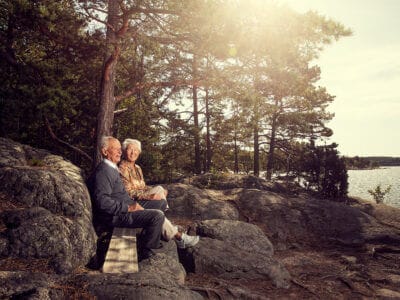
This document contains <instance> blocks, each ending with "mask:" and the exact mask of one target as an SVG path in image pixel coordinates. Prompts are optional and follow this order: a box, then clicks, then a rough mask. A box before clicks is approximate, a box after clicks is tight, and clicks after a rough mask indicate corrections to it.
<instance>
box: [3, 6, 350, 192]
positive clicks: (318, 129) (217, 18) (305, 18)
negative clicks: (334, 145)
mask: <svg viewBox="0 0 400 300" xmlns="http://www.w3.org/2000/svg"><path fill="white" fill-rule="evenodd" d="M107 3H108V1H90V0H82V1H77V2H76V1H69V0H60V1H51V0H35V1H27V0H18V1H13V0H3V1H1V2H0V12H1V14H0V41H1V43H0V58H1V60H2V64H1V65H0V125H1V126H0V135H2V136H5V137H9V138H12V139H14V140H17V141H20V142H23V143H28V144H31V145H33V146H38V147H41V148H47V149H50V150H51V151H54V152H56V153H58V154H61V155H64V156H67V157H68V158H69V159H70V160H72V161H73V162H74V163H76V164H78V165H80V166H82V167H86V168H87V167H88V165H89V163H88V162H87V161H85V159H82V157H81V156H80V155H78V154H77V153H74V152H71V151H70V150H67V149H66V148H64V147H63V146H60V145H58V144H56V143H55V142H54V140H52V139H51V136H50V134H49V132H48V130H47V128H46V126H45V123H44V122H43V120H44V118H46V119H48V120H49V123H50V125H51V127H52V129H53V131H54V133H55V134H56V136H57V137H58V138H60V139H61V140H64V141H66V142H68V143H70V144H71V145H74V146H77V147H79V148H81V149H82V150H84V151H85V152H87V153H88V154H91V153H93V150H94V149H93V147H94V145H95V142H94V141H95V138H96V134H97V133H96V126H97V124H98V121H102V120H97V114H98V111H99V99H100V98H101V94H102V93H101V89H100V86H101V82H102V78H101V74H102V68H103V66H104V65H105V64H104V62H103V58H104V53H105V52H106V51H105V49H106V48H108V46H110V45H107V44H106V34H105V32H106V28H105V27H104V24H100V25H99V23H97V25H96V26H97V27H96V26H94V25H93V24H94V23H93V18H90V17H89V15H86V16H85V11H86V10H85V9H84V8H83V6H84V5H87V6H86V8H87V9H88V10H89V11H90V8H96V7H97V8H98V9H99V10H98V11H107ZM113 3H117V2H113ZM118 4H121V5H117V6H116V7H117V9H122V8H126V10H125V11H124V12H122V11H120V12H119V13H117V14H116V15H115V16H116V18H120V19H118V20H116V22H115V24H116V26H120V25H121V24H122V21H123V20H122V19H126V18H127V19H129V20H130V21H129V22H128V25H129V26H130V27H129V28H128V30H127V31H126V32H127V33H126V34H125V35H123V34H122V31H121V32H120V33H121V35H119V37H118V38H117V40H116V41H115V42H116V43H118V45H117V44H113V46H120V49H121V52H120V55H119V60H118V65H117V67H116V73H115V79H112V80H114V83H113V84H114V85H113V90H114V96H115V99H118V100H116V108H117V109H126V111H125V112H123V113H120V114H115V117H114V122H113V123H112V124H109V125H107V126H110V127H112V130H111V129H110V131H112V132H113V135H115V136H117V137H118V138H119V139H120V140H123V139H125V138H136V139H139V140H141V141H142V143H143V153H142V155H141V160H140V162H139V163H140V164H141V166H142V168H143V171H144V173H145V176H146V179H147V180H148V181H150V182H153V181H172V180H175V179H176V178H179V177H180V176H184V175H187V174H191V173H193V170H194V168H193V167H194V165H195V163H194V162H195V161H196V159H198V157H195V154H194V151H193V149H194V144H195V143H197V142H198V141H196V139H195V138H194V137H195V135H196V134H197V133H199V132H200V137H201V140H200V148H201V149H200V155H201V158H200V159H201V162H202V164H203V165H204V167H203V169H208V168H209V167H210V166H207V164H206V163H205V161H206V153H207V151H206V149H205V148H206V145H207V143H206V142H205V134H204V131H205V128H206V126H208V129H209V133H210V139H209V141H210V143H211V152H208V153H211V154H212V158H211V164H212V165H211V169H212V170H216V171H225V170H227V169H229V170H233V169H234V168H235V159H237V161H236V163H237V164H236V165H237V166H238V168H239V171H240V172H246V173H249V172H250V171H251V169H252V168H253V167H254V161H253V159H254V151H252V150H251V149H252V147H254V146H255V144H254V139H253V135H254V130H258V132H257V133H258V134H259V136H260V141H259V144H258V145H257V146H259V147H260V152H261V153H260V161H261V165H263V166H264V165H266V161H267V159H268V158H269V157H272V155H270V154H271V153H272V152H273V151H275V156H274V157H275V159H276V163H275V164H274V166H275V168H277V169H285V168H289V167H288V166H289V163H288V162H294V161H295V160H296V159H297V158H298V157H299V154H298V153H296V152H295V151H293V149H294V148H295V146H293V145H294V144H295V141H296V140H298V139H304V138H308V137H310V136H313V137H326V136H329V135H331V134H332V132H331V131H330V130H329V129H328V128H326V127H325V124H324V123H325V122H326V121H328V120H330V119H331V117H332V115H330V114H329V113H327V112H326V110H325V109H326V107H327V105H328V104H329V103H330V102H332V101H333V97H332V96H331V95H329V93H327V91H326V90H325V89H324V88H317V87H315V86H314V83H315V82H316V80H317V79H318V78H319V75H320V70H319V68H318V67H315V66H313V65H311V64H310V63H311V62H312V60H313V59H314V58H315V57H316V56H317V55H318V53H319V52H320V51H321V49H322V46H323V45H324V44H326V43H329V42H331V41H333V40H335V39H337V38H339V37H341V36H346V35H348V34H349V32H348V31H347V30H346V29H345V28H344V27H343V26H341V25H340V24H338V23H336V22H333V21H330V20H329V21H328V20H326V19H325V18H324V17H322V16H319V15H317V14H315V13H307V14H298V13H295V12H294V11H291V10H290V9H287V8H285V7H282V6H278V5H275V4H274V3H273V2H267V1H244V0H243V1H242V0H241V1H233V2H232V1H226V0H211V1H209V0H196V1H181V0H167V1H164V0H163V1H161V0H154V1H153V0H152V1H122V2H121V3H119V2H118ZM129 8H134V9H129ZM140 9H143V10H145V11H146V13H142V12H140ZM164 10H170V12H171V13H158V12H159V11H164ZM98 11H96V10H95V9H93V10H92V12H93V15H95V14H97V13H98ZM97 17H99V18H100V17H101V16H99V15H98V14H97ZM99 26H101V27H99ZM195 55H196V58H197V67H196V68H195V67H194V66H193V58H194V56H195ZM3 62H4V63H3ZM313 64H314V63H313ZM194 84H195V85H196V87H197V90H198V105H199V108H198V111H197V112H194V110H193V104H192V103H193V101H192V100H193V99H191V98H192V95H193V93H192V91H193V90H192V88H193V85H194ZM206 90H207V95H208V98H207V104H208V107H207V108H208V111H207V112H206V111H205V95H206V92H205V91H206ZM125 94H129V96H124V95H125ZM112 98H113V97H112ZM112 100H113V101H114V99H112ZM206 113H207V117H208V118H209V119H208V120H209V123H208V124H206V122H205V116H206ZM194 114H197V115H196V116H197V117H198V118H199V124H194ZM97 129H98V128H97ZM97 132H98V131H97ZM273 137H274V138H275V140H276V142H275V144H274V145H271V143H270V141H271V139H272V138H273ZM268 146H269V147H268ZM253 149H254V148H253ZM208 150H210V149H208ZM314 154H315V155H317V153H314ZM328 154H329V153H328V152H326V155H327V158H328V157H330V156H329V155H331V154H329V155H328ZM286 156H287V157H289V156H290V159H287V157H286ZM317 156H318V155H317ZM313 157H314V156H311V155H310V159H311V160H313V159H314V158H313ZM332 157H334V154H332ZM299 159H300V157H299ZM203 162H204V163H203ZM321 163H322V162H321ZM323 165H324V170H325V169H332V170H335V160H334V159H332V161H331V160H330V159H325V160H323ZM336 168H338V169H340V167H338V166H336ZM310 172H311V171H310ZM322 173H324V172H322ZM335 176H336V177H338V176H339V175H334V174H333V175H331V176H328V175H326V176H324V178H325V179H324V180H322V179H321V178H319V179H318V180H317V179H316V178H314V179H313V180H316V182H318V183H316V189H317V190H319V189H320V188H321V187H322V186H323V190H325V191H327V195H331V194H335V192H334V190H335V188H337V187H336V183H335V182H337V178H336V177H335ZM331 177H332V178H334V179H332V180H333V183H331V182H330V178H331ZM331 186H334V187H331ZM339 193H340V192H339Z"/></svg>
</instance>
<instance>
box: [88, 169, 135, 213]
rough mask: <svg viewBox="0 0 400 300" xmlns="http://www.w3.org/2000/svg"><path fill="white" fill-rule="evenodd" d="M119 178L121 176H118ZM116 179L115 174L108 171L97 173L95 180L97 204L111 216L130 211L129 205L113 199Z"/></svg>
mask: <svg viewBox="0 0 400 300" xmlns="http://www.w3.org/2000/svg"><path fill="white" fill-rule="evenodd" d="M117 176H119V175H118V174H117ZM115 179H116V178H114V176H113V174H112V173H111V172H107V171H103V172H99V173H97V174H96V175H95V178H94V198H95V199H94V200H95V203H96V205H97V207H98V208H99V209H100V210H101V211H103V212H105V213H107V214H110V215H118V214H120V213H126V212H127V211H128V204H127V203H125V202H123V201H118V200H117V199H113V198H112V197H111V195H112V190H113V184H114V182H115Z"/></svg>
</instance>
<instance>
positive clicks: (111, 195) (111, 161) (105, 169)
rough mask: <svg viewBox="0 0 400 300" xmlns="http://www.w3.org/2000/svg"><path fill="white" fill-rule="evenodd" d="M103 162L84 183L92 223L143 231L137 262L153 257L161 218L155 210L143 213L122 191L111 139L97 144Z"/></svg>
mask: <svg viewBox="0 0 400 300" xmlns="http://www.w3.org/2000/svg"><path fill="white" fill-rule="evenodd" d="M100 146H101V154H102V156H103V158H104V160H103V161H102V162H101V163H100V164H99V165H98V166H97V167H96V170H95V172H94V173H93V174H92V175H91V177H90V178H89V180H88V187H89V191H90V194H91V197H92V201H93V215H94V217H93V219H94V220H93V221H94V223H95V224H96V223H97V224H103V225H110V226H115V227H129V228H143V229H144V236H143V239H142V241H141V242H142V244H141V245H139V246H140V247H139V249H138V256H139V260H143V259H146V258H149V257H150V256H153V255H154V252H153V251H152V250H151V249H157V248H159V247H160V245H161V243H160V237H161V232H162V225H163V223H164V219H165V217H164V214H163V213H162V212H161V211H160V210H157V209H146V210H144V209H143V207H141V206H140V205H139V204H138V203H137V202H136V201H134V200H132V199H131V197H129V195H128V193H127V192H126V191H125V188H124V185H123V183H122V181H121V178H120V174H119V171H118V167H117V163H118V162H119V161H120V159H121V154H122V152H121V144H120V142H119V141H118V140H117V139H116V138H113V137H111V136H105V137H103V138H102V141H101V145H100Z"/></svg>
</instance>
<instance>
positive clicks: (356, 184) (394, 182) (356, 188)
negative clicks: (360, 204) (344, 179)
mask: <svg viewBox="0 0 400 300" xmlns="http://www.w3.org/2000/svg"><path fill="white" fill-rule="evenodd" d="M347 174H348V175H349V179H348V181H349V196H356V197H360V198H363V199H366V200H371V201H375V200H374V198H373V197H372V196H371V195H370V194H369V193H368V190H374V189H375V187H376V186H377V185H378V184H381V189H382V190H385V189H386V187H387V186H388V185H391V186H392V188H391V190H390V192H389V193H388V194H387V195H386V196H385V200H384V202H385V203H386V204H388V205H392V206H396V207H399V208H400V166H396V167H382V168H379V169H373V170H349V171H348V172H347Z"/></svg>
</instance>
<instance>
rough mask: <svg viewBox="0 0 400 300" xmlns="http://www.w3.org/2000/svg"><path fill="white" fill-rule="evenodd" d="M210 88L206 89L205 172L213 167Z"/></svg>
mask: <svg viewBox="0 0 400 300" xmlns="http://www.w3.org/2000/svg"><path fill="white" fill-rule="evenodd" d="M208 100H209V99H208V88H207V89H206V168H205V172H209V171H210V168H211V156H212V152H211V137H210V112H209V107H208V104H209V103H208Z"/></svg>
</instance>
